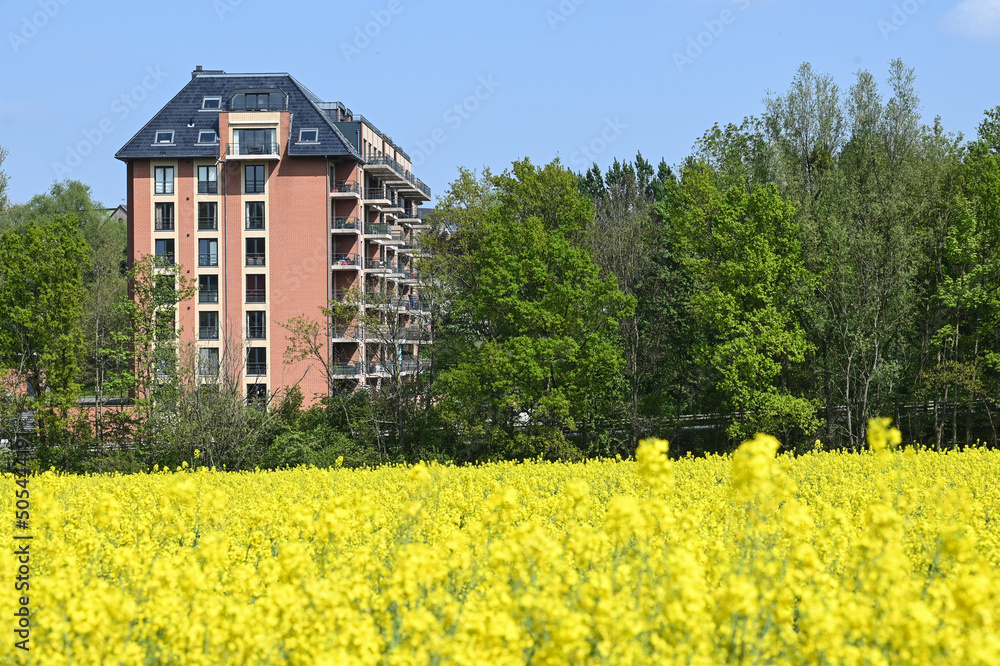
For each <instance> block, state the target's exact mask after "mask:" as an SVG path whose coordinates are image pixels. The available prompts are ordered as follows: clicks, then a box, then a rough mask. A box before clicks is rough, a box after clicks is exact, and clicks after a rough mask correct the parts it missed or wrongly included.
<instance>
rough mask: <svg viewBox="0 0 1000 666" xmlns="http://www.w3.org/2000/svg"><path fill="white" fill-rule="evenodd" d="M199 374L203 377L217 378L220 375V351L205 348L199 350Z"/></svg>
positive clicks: (213, 348)
mask: <svg viewBox="0 0 1000 666" xmlns="http://www.w3.org/2000/svg"><path fill="white" fill-rule="evenodd" d="M198 374H199V375H201V376H202V377H217V376H218V375H219V350H218V349H216V348H215V347H203V348H201V349H199V350H198Z"/></svg>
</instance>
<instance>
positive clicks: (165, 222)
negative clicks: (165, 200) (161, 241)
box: [153, 217, 174, 231]
mask: <svg viewBox="0 0 1000 666" xmlns="http://www.w3.org/2000/svg"><path fill="white" fill-rule="evenodd" d="M153 228H154V229H155V230H156V231H173V230H174V218H172V217H166V218H160V219H158V220H156V221H155V222H154V223H153Z"/></svg>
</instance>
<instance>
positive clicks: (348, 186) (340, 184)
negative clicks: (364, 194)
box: [330, 180, 361, 199]
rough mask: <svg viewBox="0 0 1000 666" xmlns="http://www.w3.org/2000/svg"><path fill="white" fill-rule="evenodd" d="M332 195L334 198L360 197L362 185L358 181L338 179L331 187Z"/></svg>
mask: <svg viewBox="0 0 1000 666" xmlns="http://www.w3.org/2000/svg"><path fill="white" fill-rule="evenodd" d="M330 196H331V197H333V198H334V199H358V198H360V197H361V186H360V185H359V184H358V183H348V182H347V181H346V180H338V181H337V182H336V183H335V184H334V185H333V187H332V188H331V190H330Z"/></svg>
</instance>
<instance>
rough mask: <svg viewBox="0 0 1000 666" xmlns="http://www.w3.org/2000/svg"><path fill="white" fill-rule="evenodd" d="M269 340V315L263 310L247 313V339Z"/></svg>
mask: <svg viewBox="0 0 1000 666" xmlns="http://www.w3.org/2000/svg"><path fill="white" fill-rule="evenodd" d="M266 338H267V313H266V312H264V311H263V310H248V311H247V339H248V340H264V339H266Z"/></svg>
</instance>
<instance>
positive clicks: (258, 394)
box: [247, 384, 268, 409]
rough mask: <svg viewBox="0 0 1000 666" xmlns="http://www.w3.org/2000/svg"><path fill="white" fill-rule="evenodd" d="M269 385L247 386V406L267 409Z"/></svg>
mask: <svg viewBox="0 0 1000 666" xmlns="http://www.w3.org/2000/svg"><path fill="white" fill-rule="evenodd" d="M267 398H268V395H267V384H247V406H248V407H253V408H254V409H267Z"/></svg>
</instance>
